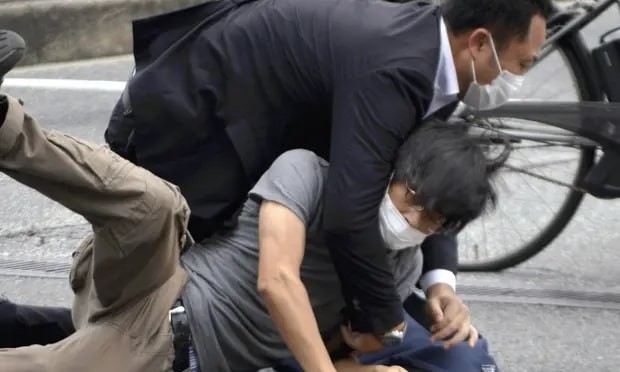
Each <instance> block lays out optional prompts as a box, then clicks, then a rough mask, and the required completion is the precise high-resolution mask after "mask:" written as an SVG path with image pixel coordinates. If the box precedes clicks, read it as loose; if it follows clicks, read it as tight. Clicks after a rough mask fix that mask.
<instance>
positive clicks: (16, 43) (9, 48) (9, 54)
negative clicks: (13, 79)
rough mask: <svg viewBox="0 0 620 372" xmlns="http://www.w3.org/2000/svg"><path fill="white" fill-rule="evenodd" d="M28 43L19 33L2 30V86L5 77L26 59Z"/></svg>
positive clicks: (0, 51)
mask: <svg viewBox="0 0 620 372" xmlns="http://www.w3.org/2000/svg"><path fill="white" fill-rule="evenodd" d="M25 52H26V42H25V41H24V39H23V38H22V37H21V36H20V35H19V34H17V33H15V32H13V31H9V30H0V85H2V81H3V80H4V75H6V74H7V73H8V72H9V71H11V70H12V69H13V67H15V65H16V64H18V63H19V61H21V60H22V58H23V57H24V53H25Z"/></svg>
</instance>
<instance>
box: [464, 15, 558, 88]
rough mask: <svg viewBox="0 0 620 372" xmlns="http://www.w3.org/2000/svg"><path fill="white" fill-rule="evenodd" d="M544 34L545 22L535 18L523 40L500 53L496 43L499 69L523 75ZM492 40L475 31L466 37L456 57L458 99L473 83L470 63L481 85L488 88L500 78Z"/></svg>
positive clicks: (480, 30)
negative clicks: (458, 87) (488, 85)
mask: <svg viewBox="0 0 620 372" xmlns="http://www.w3.org/2000/svg"><path fill="white" fill-rule="evenodd" d="M546 32H547V26H546V22H545V19H544V18H543V17H541V16H539V15H536V16H534V17H533V18H532V22H531V23H530V29H529V33H528V35H527V36H526V37H525V38H523V39H520V38H518V37H515V38H513V39H512V40H511V41H509V42H508V43H507V44H506V45H503V48H501V49H500V47H499V45H497V43H495V47H496V50H497V54H498V57H499V63H500V65H501V69H504V70H508V71H509V72H511V73H513V74H515V75H520V76H522V75H524V74H525V73H526V72H527V71H528V70H529V69H530V68H531V67H532V65H533V64H534V62H535V61H536V59H537V58H538V56H539V55H540V50H541V48H542V45H543V43H544V42H545V37H546ZM492 36H493V35H492V34H491V32H490V31H489V30H487V29H484V28H479V29H476V30H474V31H473V32H472V33H471V34H470V35H469V37H468V40H467V47H466V48H465V49H464V50H462V52H461V53H460V55H459V56H458V57H457V62H456V63H457V64H458V66H457V71H458V72H459V82H460V84H459V85H460V88H461V95H464V94H465V93H466V91H467V89H468V88H469V85H470V84H471V82H472V81H474V72H473V71H472V67H471V63H472V61H473V62H474V69H475V78H476V81H477V82H478V84H480V85H486V84H490V83H491V82H492V81H493V80H494V79H495V78H497V76H498V75H499V74H500V72H501V71H500V66H498V65H497V61H496V59H495V56H494V53H493V44H494V43H493V42H492V41H491V37H492ZM461 98H462V97H461Z"/></svg>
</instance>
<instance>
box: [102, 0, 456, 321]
mask: <svg viewBox="0 0 620 372" xmlns="http://www.w3.org/2000/svg"><path fill="white" fill-rule="evenodd" d="M439 19H440V9H439V8H438V7H437V6H434V5H428V4H423V3H421V2H414V3H408V4H393V3H387V2H375V1H367V0H311V1H310V0H245V1H243V0H236V1H232V0H222V1H217V2H209V3H206V4H202V5H199V6H195V7H192V8H188V9H184V10H180V11H177V12H173V13H168V14H164V15H161V16H157V17H152V18H148V19H144V20H139V21H136V22H134V25H133V31H134V56H135V62H136V72H135V75H134V76H133V78H132V79H131V80H130V81H129V82H128V87H127V93H128V94H127V95H126V97H125V98H126V101H128V102H130V109H129V108H128V107H126V106H127V105H126V104H122V102H121V103H119V105H118V107H117V110H116V115H114V116H113V118H112V120H111V122H110V125H109V127H108V130H107V133H106V140H107V141H108V143H109V144H110V145H111V147H112V148H113V149H115V150H116V151H118V152H119V153H121V154H123V155H124V156H127V157H129V158H131V159H132V160H133V161H135V162H136V163H138V164H139V165H142V166H144V167H145V168H147V169H150V170H151V171H153V172H154V173H155V174H157V175H159V176H161V177H162V178H164V179H167V180H170V181H171V182H174V183H176V184H177V185H179V186H180V188H181V190H182V192H183V194H184V195H185V197H186V198H187V200H188V202H189V205H190V207H191V209H192V220H191V222H190V232H192V234H194V235H195V236H196V237H197V238H199V239H200V238H202V237H204V236H205V235H208V234H206V233H204V232H206V231H211V227H213V226H217V225H218V224H219V223H221V222H222V221H223V220H225V219H226V218H228V217H230V216H231V215H232V214H233V212H234V210H235V209H236V208H238V207H239V206H240V205H241V203H242V202H243V199H244V197H245V195H246V193H247V191H248V190H249V188H250V187H251V186H252V185H253V184H254V183H255V182H256V181H257V180H258V178H259V177H260V176H261V174H262V173H263V172H264V171H265V170H266V169H267V168H268V167H269V165H270V164H271V162H272V161H273V160H274V159H275V158H276V157H277V156H278V155H279V154H281V153H282V152H284V151H286V150H288V149H291V148H306V149H310V150H313V151H315V152H316V153H317V154H318V155H320V156H322V157H324V158H326V159H328V160H329V161H330V169H329V176H328V181H327V186H326V191H325V196H324V200H325V204H324V215H323V225H324V227H325V231H326V241H327V244H328V247H329V249H330V253H331V255H332V257H333V261H334V264H335V267H336V270H337V271H338V273H339V275H340V279H341V282H342V291H343V294H344V297H345V299H347V303H348V305H349V307H350V308H351V309H352V310H353V311H352V312H351V316H352V320H353V324H354V325H355V326H356V327H357V328H358V329H359V330H361V331H373V332H383V331H385V330H387V329H390V328H392V327H393V326H395V325H396V324H398V323H399V322H400V321H402V304H401V303H400V301H399V298H398V295H397V292H396V289H395V285H394V280H393V277H392V274H391V271H390V268H389V265H388V262H387V257H386V255H385V249H384V245H383V242H382V239H381V235H380V232H379V227H378V226H379V225H378V222H377V210H378V206H379V204H380V201H381V199H382V197H383V195H384V193H385V190H386V187H387V185H388V182H389V177H390V174H391V172H392V169H393V164H394V161H395V159H396V156H397V152H398V149H399V147H400V145H401V144H402V143H403V142H404V140H405V139H406V138H407V136H408V135H409V134H410V133H411V131H412V130H414V129H415V128H416V126H418V125H419V124H420V123H421V122H422V117H423V116H424V115H425V113H426V111H427V109H428V107H429V104H430V102H431V100H432V97H433V84H434V79H435V73H436V68H437V64H438V58H439V51H440V37H439ZM452 108H453V107H448V108H447V109H446V112H447V113H449V112H450V111H451V109H452ZM222 143H229V144H230V147H231V148H232V149H233V150H234V155H231V154H230V152H227V151H225V149H223V148H222V145H221V144H222ZM218 154H219V155H218ZM218 156H221V160H217V159H220V158H218ZM231 156H232V157H235V159H236V160H237V161H238V163H239V164H240V166H239V167H238V169H237V168H233V166H232V165H230V166H228V164H233V163H232V160H231V159H229V158H230V157H231ZM214 159H216V160H214ZM433 239H435V242H436V244H435V247H434V249H433V250H432V251H433V252H431V253H432V256H433V257H432V259H431V260H427V263H426V264H425V268H424V269H425V270H426V271H428V270H430V269H433V268H446V269H449V270H453V271H456V243H455V240H454V237H448V236H444V237H437V238H433ZM442 240H443V241H442ZM437 246H441V247H443V248H442V249H438V248H437ZM438 252H444V253H438ZM429 254H430V253H429Z"/></svg>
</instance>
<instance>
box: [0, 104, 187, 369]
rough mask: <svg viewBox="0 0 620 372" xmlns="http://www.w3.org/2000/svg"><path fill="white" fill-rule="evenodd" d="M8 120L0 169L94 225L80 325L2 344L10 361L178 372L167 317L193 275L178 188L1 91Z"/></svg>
mask: <svg viewBox="0 0 620 372" xmlns="http://www.w3.org/2000/svg"><path fill="white" fill-rule="evenodd" d="M3 108H4V110H2V109H3ZM7 108H8V110H7ZM3 111H4V112H3ZM4 113H6V114H5V115H4ZM3 117H6V120H4V121H2V119H3ZM0 123H2V124H1V126H0V170H1V171H2V172H4V173H6V174H7V175H8V176H10V177H12V178H14V179H16V180H17V181H19V182H21V183H23V184H25V185H27V186H30V187H32V188H34V189H36V190H37V191H39V192H41V193H42V194H44V195H46V196H48V197H50V198H52V199H53V200H55V201H57V202H59V203H60V204H62V205H64V206H65V207H67V208H69V209H71V210H73V211H75V212H77V213H79V214H81V215H82V216H84V218H86V219H87V220H88V221H89V222H90V223H91V224H92V225H93V231H94V233H93V234H92V235H91V236H90V237H89V238H87V239H86V240H85V241H84V242H83V244H82V245H81V246H80V248H78V252H76V255H75V257H74V262H73V267H72V270H71V284H72V287H73V289H74V291H75V292H76V304H75V305H74V309H73V310H74V313H75V312H77V313H79V314H80V315H79V316H77V318H78V320H77V321H74V323H75V324H76V325H78V326H79V330H78V331H77V332H75V333H74V334H73V335H71V336H69V337H68V338H66V339H64V340H62V341H60V342H58V343H55V344H51V345H46V346H31V347H25V348H18V349H4V350H0V366H2V368H8V369H6V370H10V371H12V372H22V371H23V372H30V371H38V370H45V371H50V372H56V371H86V370H88V371H102V372H103V371H110V370H119V371H127V372H138V371H154V372H157V371H167V370H169V369H170V366H171V364H172V358H173V354H174V353H173V351H172V338H171V334H170V325H169V323H168V319H167V317H166V315H167V312H168V310H169V309H170V306H171V305H172V303H173V302H174V300H175V299H176V298H178V296H179V293H180V291H181V289H182V287H183V285H184V284H185V281H186V280H187V274H186V273H185V271H184V270H183V269H182V268H181V267H180V265H179V255H180V250H181V247H182V246H183V245H184V242H185V236H186V235H185V231H186V225H187V216H188V210H187V206H186V203H185V201H184V199H183V198H182V197H181V195H180V193H179V192H178V189H177V188H176V187H174V186H172V185H170V184H168V183H166V182H164V181H163V180H161V179H159V178H157V177H155V176H154V175H153V174H151V173H149V172H147V171H146V170H144V169H142V168H139V167H136V166H135V165H133V164H131V163H129V162H128V161H126V160H123V159H121V158H120V157H119V156H117V155H115V154H114V153H112V152H111V151H110V150H109V149H108V148H106V147H104V146H94V145H91V144H89V143H86V142H82V141H79V140H77V139H74V138H72V137H70V136H67V135H63V134H60V133H57V132H49V133H47V132H44V131H42V130H41V129H40V128H39V126H38V125H37V123H36V122H35V121H34V120H33V119H32V118H31V117H30V116H28V115H27V114H25V113H24V112H23V108H22V107H21V105H19V103H18V102H17V101H15V100H14V99H12V98H6V97H0ZM75 316H76V315H75V314H74V317H75ZM5 366H6V367H5Z"/></svg>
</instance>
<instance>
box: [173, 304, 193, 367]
mask: <svg viewBox="0 0 620 372" xmlns="http://www.w3.org/2000/svg"><path fill="white" fill-rule="evenodd" d="M168 320H169V321H170V328H171V329H172V344H173V346H174V362H173V364H172V370H173V371H174V372H184V371H188V370H189V367H190V365H189V349H190V347H191V345H192V333H191V330H190V328H189V319H188V317H187V312H186V311H185V307H184V306H183V301H181V299H178V300H176V301H175V303H174V305H173V306H172V309H170V311H169V312H168Z"/></svg>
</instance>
